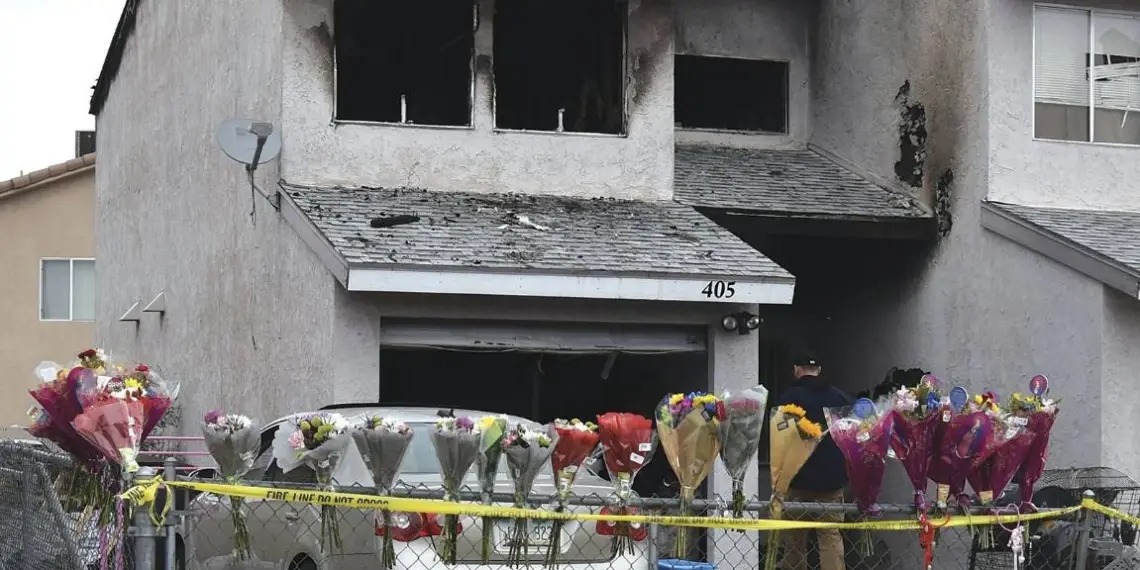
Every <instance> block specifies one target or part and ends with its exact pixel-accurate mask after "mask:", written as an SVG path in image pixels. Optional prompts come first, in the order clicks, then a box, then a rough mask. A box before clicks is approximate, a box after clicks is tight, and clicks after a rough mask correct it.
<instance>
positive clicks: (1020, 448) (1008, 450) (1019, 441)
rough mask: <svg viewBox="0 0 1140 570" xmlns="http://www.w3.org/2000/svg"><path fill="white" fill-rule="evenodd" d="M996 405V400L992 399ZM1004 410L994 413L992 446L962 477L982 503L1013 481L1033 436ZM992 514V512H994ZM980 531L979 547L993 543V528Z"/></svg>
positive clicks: (989, 500) (998, 493)
mask: <svg viewBox="0 0 1140 570" xmlns="http://www.w3.org/2000/svg"><path fill="white" fill-rule="evenodd" d="M994 403H995V405H996V402H994ZM1017 420H1018V418H1016V417H1014V416H1011V415H1010V414H1008V413H1006V412H1005V411H1004V410H999V411H996V413H995V414H994V438H993V441H994V449H993V452H992V453H991V454H990V455H989V457H986V458H985V459H984V460H981V461H975V463H974V466H973V468H972V469H970V473H969V474H968V475H967V476H966V480H967V481H969V482H970V487H971V488H973V489H974V493H975V494H977V496H978V502H979V503H980V504H981V505H982V506H990V505H992V504H993V501H994V499H995V498H999V497H1001V495H1002V493H1003V492H1004V491H1005V488H1006V486H1007V485H1009V483H1010V481H1012V480H1013V477H1014V475H1016V474H1017V470H1018V468H1019V467H1021V464H1022V462H1023V461H1024V460H1025V456H1026V454H1027V453H1028V452H1029V447H1030V446H1031V445H1032V444H1033V440H1034V438H1035V435H1034V434H1033V432H1030V431H1028V430H1026V429H1025V426H1024V422H1018V421H1017ZM995 514H996V512H995ZM977 530H978V531H979V532H980V533H981V534H980V538H981V546H982V547H983V548H991V547H992V546H993V528H992V527H990V526H987V527H985V528H980V529H977Z"/></svg>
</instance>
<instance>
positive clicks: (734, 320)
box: [720, 311, 760, 334]
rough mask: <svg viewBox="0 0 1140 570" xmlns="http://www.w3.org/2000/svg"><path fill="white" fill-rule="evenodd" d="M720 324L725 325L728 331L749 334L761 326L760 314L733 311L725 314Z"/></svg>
mask: <svg viewBox="0 0 1140 570" xmlns="http://www.w3.org/2000/svg"><path fill="white" fill-rule="evenodd" d="M720 326H722V327H724V330H726V331H736V332H739V333H740V334H748V333H750V332H752V331H754V330H756V329H758V328H760V315H753V314H752V313H749V312H747V311H741V312H739V313H732V314H730V315H725V316H724V318H722V319H721V320H720Z"/></svg>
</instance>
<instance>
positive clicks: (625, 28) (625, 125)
mask: <svg viewBox="0 0 1140 570" xmlns="http://www.w3.org/2000/svg"><path fill="white" fill-rule="evenodd" d="M492 17H493V16H492ZM629 18H630V13H629V6H628V5H626V10H625V14H624V15H623V16H622V21H621V98H622V106H621V132H620V133H591V132H583V131H567V130H561V131H558V130H553V131H542V130H537V129H510V128H507V127H500V126H499V98H498V97H497V96H496V93H497V92H498V79H497V78H495V73H494V63H493V62H492V64H491V68H492V72H491V132H494V133H521V134H527V135H557V136H573V137H602V138H629V107H630V106H629ZM491 34H492V37H491V51H492V53H493V52H494V45H495V44H494V42H495V37H497V35H498V32H497V31H495V30H494V29H492V32H491Z"/></svg>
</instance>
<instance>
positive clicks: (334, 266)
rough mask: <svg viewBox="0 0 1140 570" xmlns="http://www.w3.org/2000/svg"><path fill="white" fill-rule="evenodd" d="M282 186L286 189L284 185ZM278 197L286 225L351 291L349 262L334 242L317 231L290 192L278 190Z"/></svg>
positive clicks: (342, 284)
mask: <svg viewBox="0 0 1140 570" xmlns="http://www.w3.org/2000/svg"><path fill="white" fill-rule="evenodd" d="M282 186H283V188H284V185H282ZM277 196H278V200H279V201H280V205H281V217H282V218H284V220H285V223H286V224H289V227H291V228H293V231H295V232H297V236H298V237H300V238H301V241H302V242H304V243H305V245H307V246H309V249H311V250H313V253H315V254H316V255H317V259H319V260H320V262H321V265H324V266H325V267H326V268H327V269H328V270H329V271H330V272H331V273H332V274H333V277H335V278H336V280H337V281H338V282H340V284H341V286H343V287H344V288H345V289H349V271H348V261H346V260H345V259H344V256H343V255H341V254H340V252H339V251H337V249H336V247H335V246H333V244H332V242H330V241H329V240H328V239H327V238H326V237H325V235H324V234H323V233H321V231H320V230H319V229H317V226H315V225H313V222H312V221H311V220H309V217H308V216H307V215H305V213H304V212H302V211H301V208H299V207H298V206H297V203H296V202H294V201H293V198H292V196H289V193H288V192H286V191H285V190H284V189H282V190H278V191H277ZM349 290H351V289H349Z"/></svg>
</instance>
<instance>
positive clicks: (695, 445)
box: [657, 392, 724, 558]
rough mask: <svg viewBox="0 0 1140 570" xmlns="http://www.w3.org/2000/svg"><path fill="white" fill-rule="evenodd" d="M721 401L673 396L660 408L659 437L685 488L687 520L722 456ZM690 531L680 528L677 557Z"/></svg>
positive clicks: (681, 555) (694, 395)
mask: <svg viewBox="0 0 1140 570" xmlns="http://www.w3.org/2000/svg"><path fill="white" fill-rule="evenodd" d="M723 418H724V405H723V403H722V402H721V401H720V398H717V397H716V396H713V395H712V394H705V393H704V392H691V393H689V394H669V395H667V396H665V398H664V399H663V400H661V403H660V404H658V405H657V437H658V439H659V441H660V442H661V448H662V449H664V450H665V458H666V459H667V460H668V461H669V466H670V467H672V468H673V473H674V474H675V475H677V481H678V482H680V484H681V503H680V513H681V516H687V515H688V513H689V505H690V504H691V502H692V500H693V497H694V495H695V493H696V490H697V487H699V486H700V484H701V483H703V482H704V481H705V478H707V477H708V475H709V471H712V468H713V465H714V464H715V463H716V457H717V454H718V453H719V452H720V420H721V419H723ZM687 531H688V529H687V528H685V527H678V528H677V529H676V532H677V541H676V549H675V555H676V556H677V558H684V557H685V553H686V551H687V549H688V532H687Z"/></svg>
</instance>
